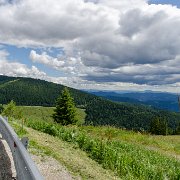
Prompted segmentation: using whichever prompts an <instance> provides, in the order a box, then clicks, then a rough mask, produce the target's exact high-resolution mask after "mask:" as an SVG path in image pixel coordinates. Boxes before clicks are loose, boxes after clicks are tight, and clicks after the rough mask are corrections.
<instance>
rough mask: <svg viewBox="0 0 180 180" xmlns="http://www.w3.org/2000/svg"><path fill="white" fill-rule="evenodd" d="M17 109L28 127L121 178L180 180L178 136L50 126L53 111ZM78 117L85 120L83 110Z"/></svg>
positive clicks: (49, 109)
mask: <svg viewBox="0 0 180 180" xmlns="http://www.w3.org/2000/svg"><path fill="white" fill-rule="evenodd" d="M18 108H19V109H21V110H22V113H23V117H24V118H25V119H26V121H25V125H26V126H27V127H30V128H32V129H35V130H37V131H41V132H43V133H46V134H50V135H52V136H54V137H56V138H58V139H60V140H63V141H64V142H68V143H69V144H71V145H73V147H74V149H80V150H81V151H83V152H86V154H87V155H88V156H89V157H90V158H91V159H93V160H95V161H96V162H98V163H99V164H100V165H101V166H102V167H103V168H104V169H108V170H110V171H112V172H114V173H115V174H116V175H117V176H118V177H119V178H121V179H157V180H161V179H162V180H164V179H174V180H176V179H177V180H178V179H180V159H179V157H180V138H179V136H152V135H149V134H141V133H136V132H133V131H126V130H122V129H117V128H114V127H107V126H105V127H93V126H67V127H62V126H60V125H58V124H55V123H53V120H52V117H51V115H52V113H53V108H47V107H22V106H20V107H18ZM78 118H79V120H80V122H83V121H84V118H85V112H84V110H80V109H79V110H78ZM16 125H17V124H16ZM16 125H15V124H14V127H15V126H16ZM16 129H17V128H16ZM30 136H31V135H30ZM51 153H52V154H53V152H51ZM51 153H50V154H51ZM110 179H111V178H110Z"/></svg>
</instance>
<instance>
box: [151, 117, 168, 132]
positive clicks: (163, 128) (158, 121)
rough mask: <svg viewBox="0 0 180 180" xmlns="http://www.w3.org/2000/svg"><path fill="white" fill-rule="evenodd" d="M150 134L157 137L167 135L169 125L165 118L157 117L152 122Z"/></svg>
mask: <svg viewBox="0 0 180 180" xmlns="http://www.w3.org/2000/svg"><path fill="white" fill-rule="evenodd" d="M149 132H150V133H152V134H156V135H167V134H168V124H167V121H166V120H165V119H163V118H160V117H156V118H155V119H153V120H152V121H151V124H150V128H149Z"/></svg>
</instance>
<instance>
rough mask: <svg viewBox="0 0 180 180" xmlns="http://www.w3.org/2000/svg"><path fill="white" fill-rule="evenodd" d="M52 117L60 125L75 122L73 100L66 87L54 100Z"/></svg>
mask: <svg viewBox="0 0 180 180" xmlns="http://www.w3.org/2000/svg"><path fill="white" fill-rule="evenodd" d="M53 118H54V121H55V122H57V123H60V124H62V125H68V124H75V123H76V122H77V119H76V109H75V105H74V100H73V98H72V97H71V95H70V93H69V91H68V89H67V88H64V89H63V90H62V92H61V96H60V97H58V99H57V101H56V108H55V110H54V114H53Z"/></svg>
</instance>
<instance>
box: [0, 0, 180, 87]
mask: <svg viewBox="0 0 180 180" xmlns="http://www.w3.org/2000/svg"><path fill="white" fill-rule="evenodd" d="M1 2H2V3H1ZM5 2H7V1H4V0H1V1H0V4H1V5H0V13H1V17H0V24H1V28H0V42H1V43H7V44H15V45H19V46H33V47H36V46H37V47H40V46H41V47H58V48H61V47H63V49H64V54H63V55H59V56H57V57H52V56H50V55H48V53H47V52H43V53H41V54H38V53H37V52H36V51H35V50H33V51H31V52H30V59H31V60H32V61H33V62H34V63H42V64H45V65H46V66H49V67H51V68H54V69H56V70H59V71H64V72H65V73H67V74H68V73H69V74H72V75H75V77H76V79H78V80H79V79H81V80H82V81H83V82H86V83H88V82H98V83H120V82H124V83H134V84H140V85H142V84H149V85H162V84H173V83H177V82H179V80H180V79H179V74H180V73H179V72H178V68H179V57H180V49H179V47H180V9H178V8H176V7H173V6H171V5H149V4H148V1H147V0H121V1H120V0H66V1H64V0H53V1H50V0H46V1H43V0H21V1H14V3H5ZM72 81H73V80H72ZM79 82H80V80H79Z"/></svg>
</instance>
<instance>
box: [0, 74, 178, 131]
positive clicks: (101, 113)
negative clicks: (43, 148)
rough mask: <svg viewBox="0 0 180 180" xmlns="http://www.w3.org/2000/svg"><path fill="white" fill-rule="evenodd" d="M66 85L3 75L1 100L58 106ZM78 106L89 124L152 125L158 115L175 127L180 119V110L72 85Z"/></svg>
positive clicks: (143, 127)
mask: <svg viewBox="0 0 180 180" xmlns="http://www.w3.org/2000/svg"><path fill="white" fill-rule="evenodd" d="M63 88H64V86H63V85H59V84H55V83H51V82H47V81H44V80H37V79H32V78H22V77H7V76H0V103H2V104H6V103H8V102H9V101H10V100H14V101H15V102H16V103H17V105H23V106H49V107H50V106H54V104H55V100H56V98H57V97H58V96H59V94H60V91H61V90H62V89H63ZM69 90H70V92H71V94H72V96H73V97H74V100H75V103H76V106H77V107H81V108H83V109H85V112H86V119H85V123H86V124H93V125H112V126H116V127H123V128H127V129H137V130H139V129H145V130H147V129H148V128H149V124H150V122H151V120H152V119H153V118H154V117H155V116H162V117H164V118H166V119H167V121H168V125H169V127H170V128H173V129H175V128H176V127H177V124H178V122H179V120H180V115H179V114H178V113H173V112H167V111H161V110H158V109H155V108H151V107H148V106H144V105H134V104H129V103H116V102H112V101H110V100H106V99H104V98H101V97H97V96H95V95H92V94H89V93H85V92H83V91H80V90H76V89H73V88H69Z"/></svg>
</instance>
